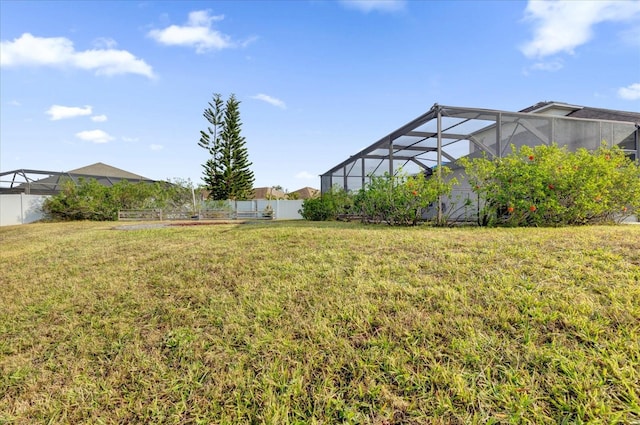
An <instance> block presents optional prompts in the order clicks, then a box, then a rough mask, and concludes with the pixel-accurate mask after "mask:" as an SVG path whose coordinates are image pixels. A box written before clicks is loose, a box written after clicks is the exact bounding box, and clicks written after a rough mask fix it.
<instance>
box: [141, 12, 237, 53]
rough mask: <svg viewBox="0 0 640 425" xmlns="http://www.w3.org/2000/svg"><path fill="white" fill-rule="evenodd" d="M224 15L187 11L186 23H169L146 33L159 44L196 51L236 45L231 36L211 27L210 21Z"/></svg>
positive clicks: (221, 18) (201, 51)
mask: <svg viewBox="0 0 640 425" xmlns="http://www.w3.org/2000/svg"><path fill="white" fill-rule="evenodd" d="M223 19H224V15H217V16H211V15H209V11H208V10H198V11H195V12H191V13H189V20H188V21H187V23H186V25H183V26H180V25H170V26H168V27H167V28H164V29H161V30H157V29H156V30H151V31H149V33H148V34H147V35H148V36H149V37H151V38H152V39H154V40H155V41H157V42H158V43H160V44H165V45H167V46H188V47H195V48H196V52H197V53H204V52H207V51H209V50H222V49H226V48H230V47H236V46H237V44H236V43H235V42H234V41H232V40H231V37H230V36H228V35H226V34H223V33H221V32H220V31H217V30H215V29H212V28H211V24H212V22H216V21H221V20H223Z"/></svg>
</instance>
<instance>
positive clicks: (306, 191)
mask: <svg viewBox="0 0 640 425" xmlns="http://www.w3.org/2000/svg"><path fill="white" fill-rule="evenodd" d="M291 193H296V194H297V195H298V198H299V199H309V198H313V197H315V196H317V195H318V193H320V190H318V189H314V188H313V187H309V186H307V187H303V188H302V189H298V190H295V191H293V192H291Z"/></svg>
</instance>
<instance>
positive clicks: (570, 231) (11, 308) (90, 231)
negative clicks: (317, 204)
mask: <svg viewBox="0 0 640 425" xmlns="http://www.w3.org/2000/svg"><path fill="white" fill-rule="evenodd" d="M116 225H117V224H114V223H67V224H33V225H24V226H15V227H4V228H0V242H1V250H0V270H1V271H0V423H10V424H12V423H16V424H32V423H51V424H57V423H73V424H76V423H92V424H100V423H105V424H115V423H122V424H128V423H171V424H174V423H175V424H178V423H180V424H186V423H194V424H197V423H203V424H209V423H220V424H236V423H255V424H262V423H265V424H287V423H298V424H306V423H317V424H321V423H322V424H335V423H358V424H360V423H363V424H367V423H370V424H380V425H382V424H393V423H402V424H413V423H415V424H425V423H426V424H431V423H434V424H438V423H442V424H451V423H453V424H456V423H459V424H468V423H479V424H487V423H531V424H558V423H630V424H632V423H640V336H639V335H640V226H617V227H582V228H561V229H480V228H464V229H462V228H461V229H434V228H389V227H377V226H363V225H360V224H345V223H320V224H318V223H308V222H281V223H278V222H275V223H260V224H247V225H229V224H226V225H216V226H190V227H163V228H154V229H143V230H129V231H122V230H113V227H114V226H116Z"/></svg>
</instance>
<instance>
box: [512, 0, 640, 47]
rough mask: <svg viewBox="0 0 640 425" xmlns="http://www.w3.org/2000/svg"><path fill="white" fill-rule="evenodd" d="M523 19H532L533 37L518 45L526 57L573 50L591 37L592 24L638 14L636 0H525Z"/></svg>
mask: <svg viewBox="0 0 640 425" xmlns="http://www.w3.org/2000/svg"><path fill="white" fill-rule="evenodd" d="M525 14H526V17H525V19H526V20H528V21H531V22H533V26H534V31H533V32H534V34H533V40H531V41H529V42H528V43H526V44H525V45H524V46H522V47H521V51H522V53H524V55H525V56H527V57H529V58H542V57H545V56H550V55H554V54H557V53H560V52H565V53H569V54H573V51H574V49H575V48H576V47H578V46H580V45H582V44H584V43H587V42H588V41H589V40H591V38H592V37H593V29H592V28H593V26H594V25H596V24H598V23H600V22H606V21H614V22H617V21H626V20H631V21H632V20H633V19H637V18H634V17H635V16H636V15H640V1H637V0H633V1H615V0H613V1H611V0H600V1H574V0H559V1H536V0H529V3H528V4H527V8H526V10H525Z"/></svg>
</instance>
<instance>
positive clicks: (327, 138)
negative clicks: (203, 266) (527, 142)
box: [0, 0, 640, 191]
mask: <svg viewBox="0 0 640 425" xmlns="http://www.w3.org/2000/svg"><path fill="white" fill-rule="evenodd" d="M214 93H219V94H221V95H222V97H223V99H227V98H228V97H229V96H230V95H231V94H234V95H235V96H236V98H237V99H238V100H239V101H240V102H241V103H240V116H241V120H242V136H244V137H245V139H246V147H247V149H248V152H249V160H250V161H251V162H252V163H253V165H252V166H251V169H252V170H253V172H254V174H255V183H254V186H255V187H263V186H282V187H283V188H285V189H287V190H289V191H294V190H297V189H299V188H302V187H305V186H311V187H316V188H319V187H320V178H319V175H320V174H322V173H323V172H325V171H327V170H328V169H330V168H332V167H333V166H334V165H335V164H337V163H339V162H341V161H343V160H344V159H346V158H348V157H349V156H350V155H353V154H355V153H357V152H358V151H360V150H361V149H363V148H365V147H367V146H368V145H370V144H372V143H373V142H375V141H377V140H379V139H380V138H382V137H383V136H385V135H387V134H389V133H390V132H392V131H393V130H395V129H397V128H398V127H400V126H402V125H403V124H405V123H407V122H409V121H411V120H412V119H414V118H416V117H417V116H419V115H421V114H423V113H424V112H426V111H428V110H429V109H430V108H431V106H432V105H433V104H434V103H438V104H441V105H448V106H462V107H465V106H466V107H479V108H489V109H501V110H509V111H514V110H515V111H517V110H521V109H523V108H525V107H527V106H530V105H533V104H535V103H537V102H539V101H549V100H554V101H560V102H566V103H570V104H576V105H584V106H592V107H600V108H608V109H619V110H625V111H636V112H638V111H640V1H637V0H629V1H605V0H600V1H576V0H570V1H528V2H527V1H515V0H514V1H480V0H478V1H418V0H407V1H403V0H362V1H339V0H331V1H329V0H289V1H286V0H280V1H268V0H261V1H250V0H244V1H242V0H236V1H134V0H128V1H113V0H112V1H69V2H66V1H46V0H45V1H43V0H38V1H17V0H0V171H2V172H6V171H12V170H16V169H37V170H48V171H69V170H73V169H76V168H80V167H84V166H86V165H90V164H93V163H96V162H103V163H106V164H109V165H112V166H114V167H118V168H122V169H124V170H127V171H130V172H133V173H136V174H140V175H142V176H145V177H147V178H150V179H157V180H166V179H171V180H175V179H180V180H191V182H192V183H194V184H195V185H198V184H202V171H203V169H202V164H204V163H205V161H206V160H207V158H208V153H207V151H205V150H204V149H202V148H201V147H199V146H198V140H199V138H200V131H201V130H205V129H206V128H207V125H208V122H207V121H206V120H205V118H204V117H203V112H204V109H205V108H207V107H208V102H210V101H211V99H212V95H213V94H214Z"/></svg>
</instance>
